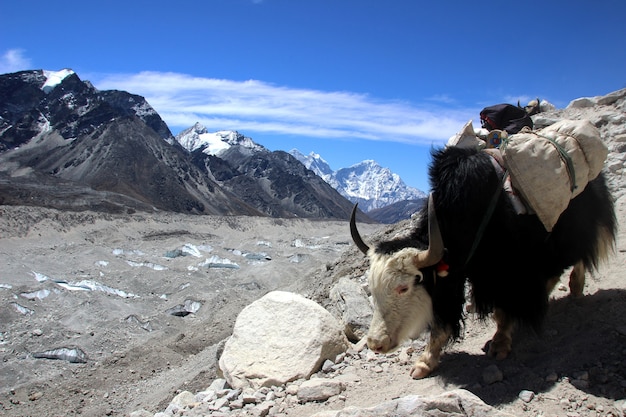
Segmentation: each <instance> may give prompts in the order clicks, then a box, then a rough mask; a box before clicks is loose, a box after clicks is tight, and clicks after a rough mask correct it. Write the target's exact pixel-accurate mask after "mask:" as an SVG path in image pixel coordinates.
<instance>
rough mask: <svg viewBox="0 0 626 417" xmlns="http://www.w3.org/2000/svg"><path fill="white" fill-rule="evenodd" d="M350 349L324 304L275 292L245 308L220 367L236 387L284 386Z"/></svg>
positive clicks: (230, 383)
mask: <svg viewBox="0 0 626 417" xmlns="http://www.w3.org/2000/svg"><path fill="white" fill-rule="evenodd" d="M347 348H348V341H347V339H346V337H345V335H344V333H343V329H342V326H341V325H340V324H339V322H338V321H337V320H336V319H335V318H334V317H333V316H332V315H331V314H330V313H329V312H328V311H326V310H325V309H324V308H322V307H321V306H320V305H319V304H317V303H315V302H313V301H311V300H308V299H306V298H304V297H302V296H300V295H297V294H293V293H289V292H283V291H273V292H270V293H268V294H266V295H265V296H264V297H262V298H261V299H259V300H257V301H255V302H253V303H252V304H250V305H249V306H247V307H246V308H244V309H243V310H242V311H241V313H240V314H239V316H238V317H237V320H236V322H235V326H234V329H233V334H232V336H231V337H230V338H229V339H228V341H227V342H226V344H225V346H224V352H223V353H222V356H221V357H220V359H219V366H220V369H221V371H222V373H223V375H224V377H225V379H226V381H227V382H228V384H229V385H230V386H231V387H233V388H245V387H252V388H258V387H262V386H272V385H283V384H285V383H287V382H289V381H294V380H296V379H299V378H308V377H309V376H311V374H313V373H314V372H317V371H318V370H319V369H320V367H321V365H322V364H323V363H324V361H325V360H327V359H329V360H334V359H335V357H336V356H337V355H338V354H340V353H342V352H344V351H345V350H346V349H347Z"/></svg>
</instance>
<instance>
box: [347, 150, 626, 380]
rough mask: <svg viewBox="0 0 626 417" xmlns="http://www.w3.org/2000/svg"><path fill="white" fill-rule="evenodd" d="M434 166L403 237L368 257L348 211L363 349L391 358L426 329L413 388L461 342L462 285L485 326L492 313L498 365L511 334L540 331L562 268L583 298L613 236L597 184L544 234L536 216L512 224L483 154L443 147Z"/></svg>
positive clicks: (612, 221)
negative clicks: (365, 309) (364, 292)
mask: <svg viewBox="0 0 626 417" xmlns="http://www.w3.org/2000/svg"><path fill="white" fill-rule="evenodd" d="M432 158H433V159H432V162H431V165H430V167H429V176H430V185H431V194H430V198H429V203H428V204H427V205H426V206H425V207H424V208H423V210H422V215H421V220H420V221H419V223H418V225H417V227H416V228H415V229H414V230H412V232H411V233H410V235H409V236H407V237H405V238H398V239H394V240H390V241H385V242H380V243H378V244H377V245H376V246H375V247H369V246H368V245H367V244H366V243H364V242H363V239H362V238H361V236H360V235H359V233H358V230H357V228H356V224H355V218H354V211H353V214H352V218H351V220H350V229H351V233H352V239H353V240H354V242H355V244H356V245H357V246H358V248H359V249H360V250H361V251H362V252H364V253H365V254H366V255H367V256H368V257H369V261H370V271H369V276H368V280H369V286H370V290H371V293H372V298H373V301H374V316H373V319H372V322H371V325H370V329H369V332H368V339H367V343H368V346H369V347H370V349H372V350H374V351H376V352H379V353H384V352H388V351H391V350H393V349H394V348H396V347H398V345H399V344H400V343H401V342H402V341H403V340H406V339H408V338H415V337H417V336H419V335H420V334H421V333H422V332H423V331H424V330H426V329H427V328H430V340H429V342H428V345H427V347H426V349H425V351H424V353H423V354H422V355H421V356H420V358H419V359H418V360H417V362H416V363H415V365H414V366H413V367H412V369H411V376H412V377H413V378H423V377H425V376H428V375H429V374H430V373H431V372H432V371H433V370H434V369H435V368H436V367H437V365H438V364H439V358H440V355H441V352H442V349H443V348H444V347H445V345H446V344H447V343H448V342H450V341H451V340H454V339H456V338H458V337H459V336H460V332H461V326H462V324H463V319H464V303H465V284H466V281H468V282H469V283H470V284H471V295H472V300H471V302H472V304H473V307H474V308H475V311H476V312H477V313H478V315H479V316H480V317H483V318H484V317H487V316H488V315H489V314H491V313H493V318H494V320H495V322H496V324H497V331H496V333H495V335H494V336H493V338H492V340H491V343H490V346H489V351H488V354H489V355H490V356H494V357H496V358H498V359H502V358H505V357H506V356H507V355H508V354H509V353H510V352H511V342H512V340H511V335H512V331H513V327H514V326H515V324H516V323H518V322H519V323H524V324H529V325H531V326H533V327H536V328H537V327H539V325H540V324H541V321H542V319H543V317H544V316H545V314H546V311H547V308H548V297H549V294H550V292H551V291H552V289H553V288H554V286H555V285H556V284H557V282H558V280H559V277H560V276H561V274H562V273H563V272H564V270H565V269H566V268H568V267H571V266H573V269H572V272H571V274H570V290H571V293H572V295H574V296H580V295H582V291H583V286H584V280H585V270H586V269H593V268H597V266H598V263H599V262H600V261H602V260H603V259H605V258H606V257H607V255H608V254H609V253H610V252H611V251H612V250H613V248H614V242H615V235H616V228H617V222H616V218H615V213H614V208H613V199H612V196H611V194H610V192H609V190H608V188H607V185H606V182H605V178H604V176H603V174H600V175H599V176H598V177H597V178H595V179H594V180H592V181H590V182H589V183H588V184H587V186H586V188H585V189H584V191H582V192H581V193H580V194H578V195H577V196H576V197H575V198H574V199H572V200H571V201H570V204H569V206H568V207H567V209H566V210H565V211H564V212H563V213H562V214H561V216H560V217H559V220H558V222H557V224H556V225H555V226H554V228H553V230H552V232H550V233H548V232H547V231H546V229H545V228H544V226H543V224H542V223H541V222H540V221H539V219H538V217H537V216H536V215H524V214H521V215H520V214H517V213H516V211H515V209H514V207H513V206H512V203H511V201H510V199H509V198H508V197H507V195H506V193H504V192H500V191H499V190H500V189H501V186H502V181H501V175H500V174H499V173H498V172H497V171H496V169H495V168H494V164H493V163H492V161H491V160H490V158H491V157H490V156H489V155H488V154H487V153H486V152H483V151H479V150H475V149H464V148H457V147H447V148H444V149H441V150H434V151H433V152H432ZM355 211H356V206H355ZM490 211H491V212H492V214H491V215H490V214H489V212H490Z"/></svg>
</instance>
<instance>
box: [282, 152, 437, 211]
mask: <svg viewBox="0 0 626 417" xmlns="http://www.w3.org/2000/svg"><path fill="white" fill-rule="evenodd" d="M289 153H290V154H291V155H293V156H294V157H295V158H296V159H298V160H299V161H300V162H302V163H303V164H304V165H305V166H306V167H307V168H308V169H310V170H312V171H313V172H315V173H316V174H317V175H319V176H320V177H322V178H323V179H324V181H326V182H327V183H328V184H330V185H331V186H332V187H333V188H335V189H336V190H337V191H339V193H340V194H341V195H343V196H344V197H346V198H347V199H348V200H350V201H352V202H353V203H359V208H361V209H362V210H363V211H365V212H367V211H370V210H373V209H377V208H381V207H385V206H388V205H390V204H393V203H397V202H399V201H406V200H420V199H423V198H425V197H426V194H425V193H424V192H422V191H420V190H418V189H417V188H413V187H410V186H408V185H406V184H405V183H404V181H402V178H400V176H399V175H398V174H395V173H393V172H391V170H390V169H389V168H384V167H382V166H380V165H379V164H378V163H377V162H376V161H373V160H366V161H362V162H360V163H358V164H355V165H352V166H351V167H349V168H341V169H339V170H337V171H333V170H332V169H331V168H330V166H329V165H328V163H327V162H326V161H325V160H324V159H323V158H322V157H321V156H320V155H319V154H316V153H314V152H311V153H310V154H309V155H304V154H303V153H301V152H300V151H298V150H297V149H292V150H291V151H290V152H289Z"/></svg>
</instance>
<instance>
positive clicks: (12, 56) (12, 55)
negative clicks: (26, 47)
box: [0, 49, 30, 74]
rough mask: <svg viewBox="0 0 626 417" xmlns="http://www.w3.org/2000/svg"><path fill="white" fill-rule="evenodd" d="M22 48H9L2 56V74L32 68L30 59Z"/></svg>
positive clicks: (0, 62)
mask: <svg viewBox="0 0 626 417" xmlns="http://www.w3.org/2000/svg"><path fill="white" fill-rule="evenodd" d="M23 53H24V51H23V50H22V49H9V50H8V51H6V52H5V53H4V54H3V55H2V56H0V74H4V73H9V72H17V71H23V70H27V69H30V59H28V58H26V57H24V55H23Z"/></svg>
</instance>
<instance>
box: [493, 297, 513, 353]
mask: <svg viewBox="0 0 626 417" xmlns="http://www.w3.org/2000/svg"><path fill="white" fill-rule="evenodd" d="M493 319H494V320H495V322H496V325H497V326H498V327H497V330H496V334H494V335H493V338H492V339H491V343H490V344H489V352H488V353H487V354H488V355H489V356H492V357H495V358H496V359H498V360H501V359H504V358H506V357H507V356H509V353H511V346H512V344H513V338H512V333H513V325H514V322H513V320H511V318H510V317H509V316H508V315H507V314H506V313H505V312H504V311H502V310H501V309H499V308H497V307H496V308H495V309H494V312H493Z"/></svg>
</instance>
